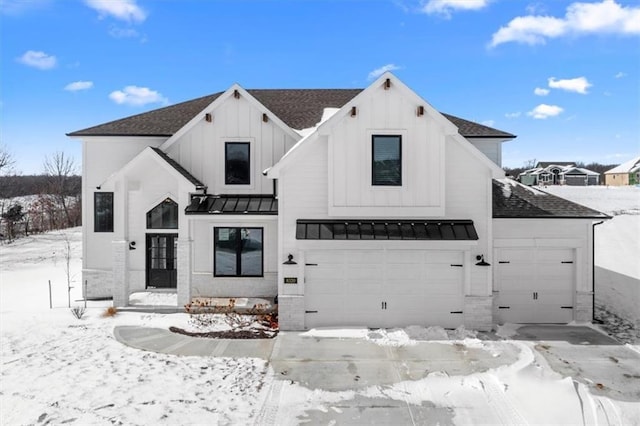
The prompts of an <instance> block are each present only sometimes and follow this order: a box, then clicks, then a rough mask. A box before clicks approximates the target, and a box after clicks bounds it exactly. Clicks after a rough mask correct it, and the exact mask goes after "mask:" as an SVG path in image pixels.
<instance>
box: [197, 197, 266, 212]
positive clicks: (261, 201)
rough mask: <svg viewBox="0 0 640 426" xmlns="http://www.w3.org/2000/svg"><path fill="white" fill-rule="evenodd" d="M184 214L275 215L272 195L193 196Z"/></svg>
mask: <svg viewBox="0 0 640 426" xmlns="http://www.w3.org/2000/svg"><path fill="white" fill-rule="evenodd" d="M185 214H255V215H277V214H278V200H277V199H276V198H274V197H273V195H194V196H193V197H192V198H191V203H190V204H189V206H187V208H186V209H185Z"/></svg>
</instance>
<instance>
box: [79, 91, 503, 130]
mask: <svg viewBox="0 0 640 426" xmlns="http://www.w3.org/2000/svg"><path fill="white" fill-rule="evenodd" d="M362 90H363V89H250V90H247V92H249V93H250V94H251V96H253V97H255V98H256V99H257V100H258V101H259V102H260V103H261V104H262V105H264V106H265V107H266V108H267V109H268V110H269V111H271V112H273V113H274V114H275V115H276V116H277V117H278V118H280V119H281V120H282V121H284V122H285V124H287V126H289V127H291V128H292V129H298V130H302V129H307V128H310V127H314V126H315V125H317V124H318V123H319V122H320V120H321V119H322V114H323V112H324V109H325V108H341V107H343V106H344V105H345V104H347V103H348V102H349V101H350V100H352V99H353V98H354V97H355V96H356V95H358V94H359V93H360V92H362ZM221 94H222V92H218V93H214V94H212V95H208V96H203V97H201V98H197V99H193V100H190V101H186V102H181V103H178V104H175V105H171V106H167V107H164V108H159V109H155V110H152V111H148V112H144V113H142V114H137V115H133V116H131V117H126V118H122V119H119V120H115V121H111V122H108V123H104V124H100V125H97V126H93V127H89V128H86V129H83V130H78V131H75V132H71V133H68V136H165V137H169V136H172V135H173V134H174V133H176V132H177V131H178V130H180V129H181V128H182V127H184V126H185V125H186V124H187V123H188V122H189V121H190V120H191V119H193V118H194V117H195V116H196V115H198V114H199V113H201V112H202V111H203V110H204V109H205V108H206V107H207V106H208V105H209V104H211V102H213V101H214V100H216V99H217V98H218V97H219V96H220V95H221ZM443 115H444V116H445V117H446V118H447V119H448V120H449V121H451V122H452V123H453V124H454V125H456V127H458V130H459V132H460V134H461V135H462V136H465V137H477V138H483V137H487V138H488V137H498V138H515V135H512V134H511V133H507V132H503V131H501V130H497V129H494V128H491V127H488V126H484V125H482V124H479V123H475V122H473V121H469V120H465V119H462V118H459V117H456V116H453V115H449V114H443Z"/></svg>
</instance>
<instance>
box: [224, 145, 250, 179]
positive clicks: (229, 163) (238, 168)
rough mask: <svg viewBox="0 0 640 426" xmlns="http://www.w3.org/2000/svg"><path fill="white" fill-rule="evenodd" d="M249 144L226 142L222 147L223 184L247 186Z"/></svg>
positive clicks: (248, 176)
mask: <svg viewBox="0 0 640 426" xmlns="http://www.w3.org/2000/svg"><path fill="white" fill-rule="evenodd" d="M249 154H250V146H249V142H226V143H225V145H224V158H225V161H224V183H225V184H226V185H249V184H250V183H251V161H250V158H251V157H250V155H249Z"/></svg>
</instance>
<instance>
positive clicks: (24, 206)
mask: <svg viewBox="0 0 640 426" xmlns="http://www.w3.org/2000/svg"><path fill="white" fill-rule="evenodd" d="M14 163H15V161H14V160H13V158H12V156H11V155H10V154H9V153H8V151H7V150H6V149H3V148H0V218H1V219H2V220H1V221H0V239H7V240H9V241H11V240H13V239H14V238H16V237H17V236H19V235H28V234H29V233H35V232H44V231H50V230H54V229H63V228H69V227H74V226H79V225H81V224H82V210H81V207H82V201H81V194H82V178H81V177H80V176H79V175H78V166H77V165H76V164H75V161H74V160H73V159H72V158H70V157H68V156H66V155H65V154H64V152H56V153H55V154H53V155H50V156H47V157H45V160H44V163H43V174H42V175H29V176H22V175H18V174H15V173H13V174H12V173H11V172H12V171H13V165H14Z"/></svg>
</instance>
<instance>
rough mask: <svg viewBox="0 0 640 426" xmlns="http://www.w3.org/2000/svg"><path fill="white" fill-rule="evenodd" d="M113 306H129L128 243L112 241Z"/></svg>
mask: <svg viewBox="0 0 640 426" xmlns="http://www.w3.org/2000/svg"><path fill="white" fill-rule="evenodd" d="M112 253H113V306H117V307H121V306H127V305H129V242H128V241H113V242H112Z"/></svg>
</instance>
